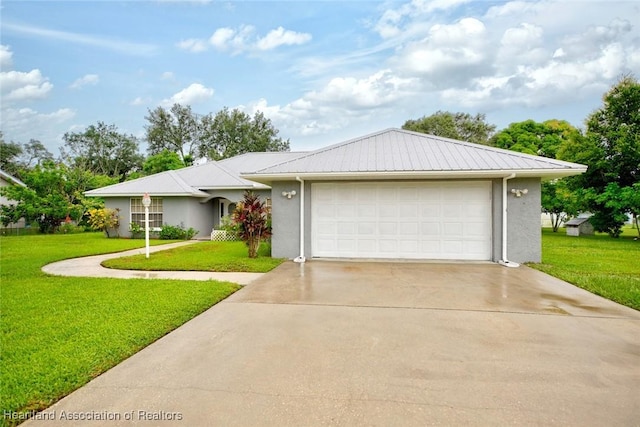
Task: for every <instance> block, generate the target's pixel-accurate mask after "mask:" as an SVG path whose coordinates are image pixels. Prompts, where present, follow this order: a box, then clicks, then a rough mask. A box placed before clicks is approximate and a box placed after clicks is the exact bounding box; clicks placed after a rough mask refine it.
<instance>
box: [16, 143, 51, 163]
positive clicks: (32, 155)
mask: <svg viewBox="0 0 640 427" xmlns="http://www.w3.org/2000/svg"><path fill="white" fill-rule="evenodd" d="M52 160H53V154H51V152H49V150H47V148H46V147H45V146H44V145H43V144H42V142H40V141H38V140H37V139H30V140H29V142H27V143H26V144H24V145H23V146H22V156H21V158H20V163H21V164H22V166H23V167H25V168H27V169H29V168H32V167H34V166H38V165H41V164H42V163H43V162H46V161H52Z"/></svg>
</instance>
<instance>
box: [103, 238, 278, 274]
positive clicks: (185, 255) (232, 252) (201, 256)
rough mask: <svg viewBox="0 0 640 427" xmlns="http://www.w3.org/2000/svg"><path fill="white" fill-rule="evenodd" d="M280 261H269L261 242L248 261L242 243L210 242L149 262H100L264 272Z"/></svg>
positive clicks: (132, 266)
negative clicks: (256, 253)
mask: <svg viewBox="0 0 640 427" xmlns="http://www.w3.org/2000/svg"><path fill="white" fill-rule="evenodd" d="M283 262H284V259H282V258H271V257H270V254H269V248H268V246H267V245H266V244H264V243H263V244H262V245H261V246H260V250H259V251H258V258H249V257H248V252H247V246H246V245H245V244H244V243H243V242H215V241H214V242H211V241H209V242H198V243H196V244H193V245H188V246H182V247H178V248H174V249H169V250H166V251H162V252H158V253H156V254H154V255H153V257H151V258H149V259H146V257H145V256H144V255H132V256H128V257H121V258H113V259H109V260H105V261H103V262H102V266H103V267H107V268H115V269H120V270H146V271H216V272H246V273H266V272H268V271H271V270H273V269H274V268H275V267H277V266H278V265H280V264H282V263H283Z"/></svg>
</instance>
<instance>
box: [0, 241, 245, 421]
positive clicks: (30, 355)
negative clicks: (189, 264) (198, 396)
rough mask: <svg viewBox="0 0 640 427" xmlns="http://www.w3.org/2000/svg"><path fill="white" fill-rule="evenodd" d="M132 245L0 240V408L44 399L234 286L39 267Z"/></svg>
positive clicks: (32, 405)
mask: <svg viewBox="0 0 640 427" xmlns="http://www.w3.org/2000/svg"><path fill="white" fill-rule="evenodd" d="M152 243H153V244H162V243H166V241H154V242H152ZM141 246H144V241H141V240H127V239H106V238H104V237H103V235H102V234H100V233H88V234H70V235H47V236H41V235H40V236H17V237H0V310H1V313H2V318H1V324H0V325H1V334H0V348H1V349H2V353H1V357H2V363H1V364H0V378H1V379H2V380H1V381H2V382H1V384H0V401H1V408H0V410H1V411H2V413H3V414H4V413H6V412H14V411H15V412H24V411H30V410H41V409H44V408H46V407H48V406H50V405H51V404H52V403H54V402H55V401H57V400H58V399H60V398H62V397H63V396H65V395H67V394H68V393H70V392H71V391H73V390H75V389H77V388H78V387H80V386H82V385H83V384H85V383H87V382H88V381H89V380H91V379H92V378H94V377H96V376H97V375H99V374H100V373H102V372H104V371H106V370H107V369H109V368H110V367H112V366H114V365H116V364H117V363H119V362H120V361H122V360H124V359H125V358H127V357H129V356H131V355H132V354H134V353H136V352H137V351H139V350H140V349H142V348H143V347H145V346H147V345H149V344H150V343H152V342H153V341H155V340H157V339H158V338H160V337H162V336H163V335H165V334H167V333H168V332H170V331H171V330H173V329H175V328H176V327H178V326H180V325H181V324H183V323H184V322H186V321H188V320H189V319H191V318H193V317H195V316H196V315H197V314H199V313H201V312H203V311H204V310H206V309H207V308H209V307H211V306H212V305H214V304H216V303H217V302H218V301H220V300H222V299H224V298H226V297H227V296H228V295H230V294H231V293H233V292H235V291H236V290H237V289H239V286H237V285H235V284H232V283H225V282H215V281H208V282H206V281H178V280H145V279H121V280H118V279H98V278H67V277H54V276H47V275H45V274H44V273H42V271H41V270H40V268H41V267H42V266H43V265H45V264H48V263H50V262H53V261H57V260H61V259H65V258H72V257H78V256H83V255H92V254H98V253H106V252H114V251H121V250H125V249H131V248H136V247H141ZM153 256H154V257H155V256H156V254H154V255H153ZM11 423H12V421H10V420H8V419H7V418H6V417H5V416H3V417H1V418H0V424H2V425H10V424H11Z"/></svg>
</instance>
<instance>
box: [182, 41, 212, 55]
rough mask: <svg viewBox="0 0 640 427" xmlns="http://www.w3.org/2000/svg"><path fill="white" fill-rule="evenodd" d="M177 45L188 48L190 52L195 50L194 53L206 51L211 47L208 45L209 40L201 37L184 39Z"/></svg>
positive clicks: (184, 48)
mask: <svg viewBox="0 0 640 427" xmlns="http://www.w3.org/2000/svg"><path fill="white" fill-rule="evenodd" d="M177 46H178V47H179V48H180V49H183V50H188V51H189V52H194V53H198V52H204V51H205V50H207V49H208V48H209V46H207V42H206V41H205V40H200V39H187V40H182V41H180V42H178V43H177Z"/></svg>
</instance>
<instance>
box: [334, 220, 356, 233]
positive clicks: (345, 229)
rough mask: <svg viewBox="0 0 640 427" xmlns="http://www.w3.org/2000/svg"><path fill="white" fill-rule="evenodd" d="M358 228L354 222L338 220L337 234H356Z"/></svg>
mask: <svg viewBox="0 0 640 427" xmlns="http://www.w3.org/2000/svg"><path fill="white" fill-rule="evenodd" d="M357 229H358V224H357V223H356V222H355V221H354V222H339V223H338V227H337V232H338V235H340V236H344V235H345V234H346V235H356V234H358V233H357Z"/></svg>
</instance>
